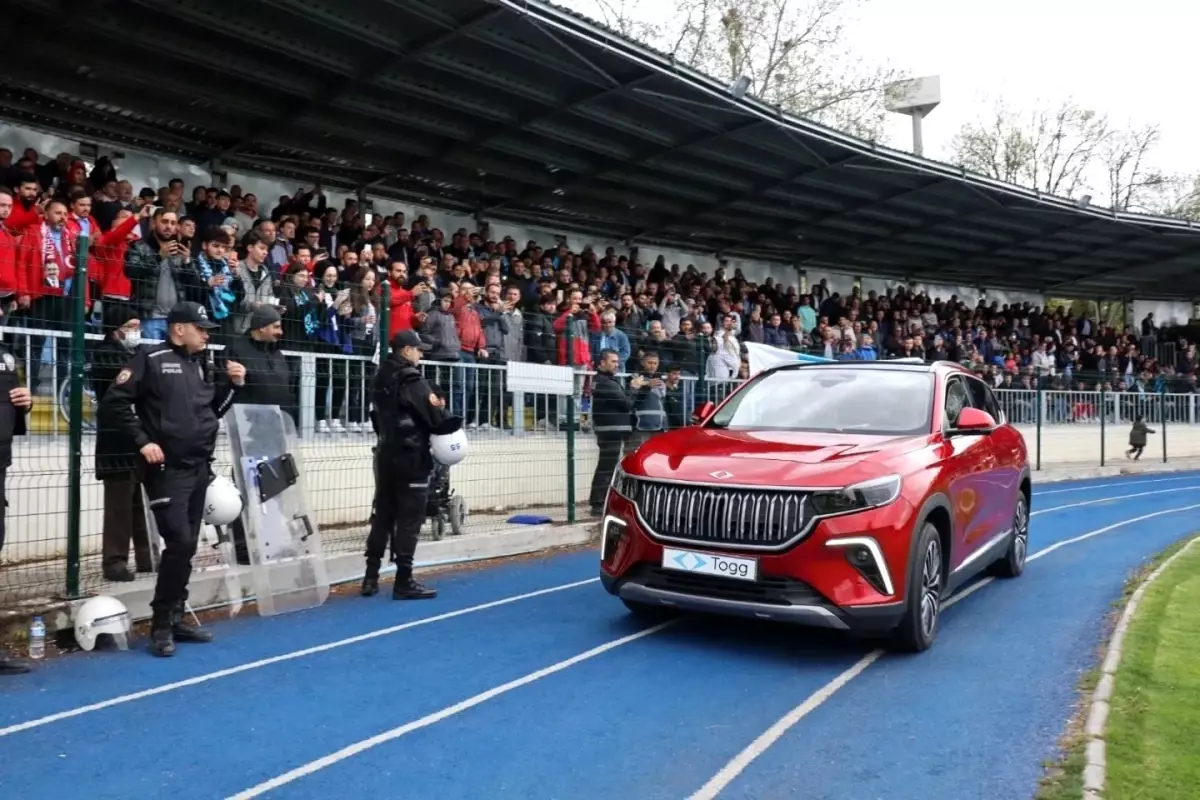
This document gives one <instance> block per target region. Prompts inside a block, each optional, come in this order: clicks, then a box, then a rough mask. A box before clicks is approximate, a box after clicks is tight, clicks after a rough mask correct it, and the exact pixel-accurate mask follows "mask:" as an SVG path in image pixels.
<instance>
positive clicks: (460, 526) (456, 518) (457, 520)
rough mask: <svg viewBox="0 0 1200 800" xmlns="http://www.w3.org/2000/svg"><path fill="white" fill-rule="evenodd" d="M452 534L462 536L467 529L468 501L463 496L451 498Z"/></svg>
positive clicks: (458, 495)
mask: <svg viewBox="0 0 1200 800" xmlns="http://www.w3.org/2000/svg"><path fill="white" fill-rule="evenodd" d="M449 517H450V532H451V533H452V534H454V535H455V536H462V535H463V530H465V529H466V527H467V501H466V500H465V499H464V498H463V496H462V495H460V494H456V495H454V496H453V497H451V498H450V509H449Z"/></svg>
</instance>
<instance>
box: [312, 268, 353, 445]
mask: <svg viewBox="0 0 1200 800" xmlns="http://www.w3.org/2000/svg"><path fill="white" fill-rule="evenodd" d="M318 274H319V276H320V280H319V281H318V282H317V286H316V289H315V291H314V296H315V302H316V306H317V314H318V319H319V320H320V325H319V327H318V328H317V331H316V340H317V350H318V355H317V394H316V404H317V408H316V417H317V432H318V433H344V432H345V431H346V426H345V424H344V423H343V422H342V405H343V403H344V402H345V400H346V375H347V371H346V359H344V358H338V357H336V356H347V355H350V354H351V352H353V342H352V341H351V338H350V333H351V325H350V324H349V323H350V319H349V318H350V316H351V314H352V313H353V312H352V310H351V309H350V304H349V302H348V300H349V299H350V289H349V288H347V287H346V286H344V285H342V283H341V282H340V280H339V275H340V270H339V269H338V268H337V267H336V266H335V265H333V264H328V265H327V266H326V267H325V268H324V270H322V271H321V272H320V273H318ZM321 354H328V355H326V356H325V357H322V355H321ZM327 395H332V397H331V398H330V399H331V400H332V402H331V403H330V404H329V405H328V406H326V397H327Z"/></svg>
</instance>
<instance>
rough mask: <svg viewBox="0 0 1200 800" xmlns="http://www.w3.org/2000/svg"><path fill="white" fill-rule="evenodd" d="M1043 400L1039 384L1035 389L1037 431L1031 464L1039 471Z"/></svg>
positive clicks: (1044, 399)
mask: <svg viewBox="0 0 1200 800" xmlns="http://www.w3.org/2000/svg"><path fill="white" fill-rule="evenodd" d="M1045 402H1046V394H1045V390H1044V389H1042V387H1040V386H1039V387H1038V390H1037V433H1036V436H1035V443H1034V449H1035V451H1036V452H1035V453H1034V466H1033V468H1034V469H1036V470H1039V471H1040V470H1041V468H1042V406H1043V405H1044V404H1045Z"/></svg>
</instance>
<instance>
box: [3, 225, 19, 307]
mask: <svg viewBox="0 0 1200 800" xmlns="http://www.w3.org/2000/svg"><path fill="white" fill-rule="evenodd" d="M16 291H17V240H16V237H14V236H13V235H12V234H11V233H9V232H8V230H7V229H6V228H5V227H4V224H3V223H0V295H9V294H13V293H14V292H16Z"/></svg>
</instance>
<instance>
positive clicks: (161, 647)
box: [150, 608, 175, 658]
mask: <svg viewBox="0 0 1200 800" xmlns="http://www.w3.org/2000/svg"><path fill="white" fill-rule="evenodd" d="M150 652H151V653H153V654H154V655H156V656H160V657H163V658H165V657H167V656H173V655H175V636H174V634H173V633H172V632H171V614H170V612H168V611H165V610H159V609H157V608H156V609H154V615H153V616H152V617H151V619H150Z"/></svg>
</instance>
